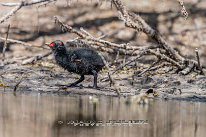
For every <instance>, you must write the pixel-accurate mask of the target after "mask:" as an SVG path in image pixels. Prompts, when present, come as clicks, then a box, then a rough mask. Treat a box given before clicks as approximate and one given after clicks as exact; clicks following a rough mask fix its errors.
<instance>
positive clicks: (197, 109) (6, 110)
mask: <svg viewBox="0 0 206 137" xmlns="http://www.w3.org/2000/svg"><path fill="white" fill-rule="evenodd" d="M125 100H126V99H120V100H119V99H118V98H114V97H104V96H102V97H99V98H98V100H97V99H95V100H94V99H93V101H92V100H91V99H89V96H76V97H70V96H57V95H40V94H35V95H31V94H29V95H25V94H21V95H16V96H14V95H13V94H11V93H5V92H0V137H76V136H82V137H85V136H88V137H92V136H99V137H137V136H138V137H205V136H206V103H199V102H184V101H161V100H150V101H149V103H148V104H146V105H138V104H135V103H134V104H127V103H125ZM95 102H96V103H95ZM109 120H112V121H109ZM115 120H116V121H115ZM138 120H139V121H138ZM80 122H81V123H80ZM78 123H80V124H78ZM86 123H87V124H86ZM92 125H93V126H92Z"/></svg>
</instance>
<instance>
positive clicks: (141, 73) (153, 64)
mask: <svg viewBox="0 0 206 137" xmlns="http://www.w3.org/2000/svg"><path fill="white" fill-rule="evenodd" d="M159 62H160V60H157V61H155V62H153V63H152V64H151V65H150V66H149V67H148V68H146V69H145V70H144V71H142V72H140V73H139V74H137V77H139V76H141V75H143V74H144V73H146V72H147V71H149V70H150V69H151V68H152V67H154V66H155V65H156V64H158V63H159Z"/></svg>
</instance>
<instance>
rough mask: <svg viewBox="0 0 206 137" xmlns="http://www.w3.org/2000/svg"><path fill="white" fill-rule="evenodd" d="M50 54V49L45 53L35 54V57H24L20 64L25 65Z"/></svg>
mask: <svg viewBox="0 0 206 137" xmlns="http://www.w3.org/2000/svg"><path fill="white" fill-rule="evenodd" d="M50 54H52V51H49V52H47V53H45V54H43V55H37V56H35V57H31V58H29V59H26V60H24V61H23V62H22V63H21V64H22V65H26V64H29V63H33V62H35V61H37V60H41V59H42V58H44V57H47V56H49V55H50Z"/></svg>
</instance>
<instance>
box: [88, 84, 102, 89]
mask: <svg viewBox="0 0 206 137" xmlns="http://www.w3.org/2000/svg"><path fill="white" fill-rule="evenodd" d="M88 88H93V89H99V87H98V86H94V85H93V86H90V85H89V86H88Z"/></svg>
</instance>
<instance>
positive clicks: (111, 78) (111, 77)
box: [99, 53, 121, 97]
mask: <svg viewBox="0 0 206 137" xmlns="http://www.w3.org/2000/svg"><path fill="white" fill-rule="evenodd" d="M99 55H100V57H101V58H102V60H103V62H104V65H105V66H106V68H107V70H108V71H109V70H110V69H109V65H108V63H107V62H106V60H105V58H104V56H103V55H102V54H101V53H99ZM108 77H109V80H110V86H111V85H112V86H113V87H114V90H115V91H116V92H117V95H118V97H120V92H121V89H120V88H118V87H117V85H116V83H115V81H114V78H113V76H112V75H111V74H110V73H109V72H108Z"/></svg>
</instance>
